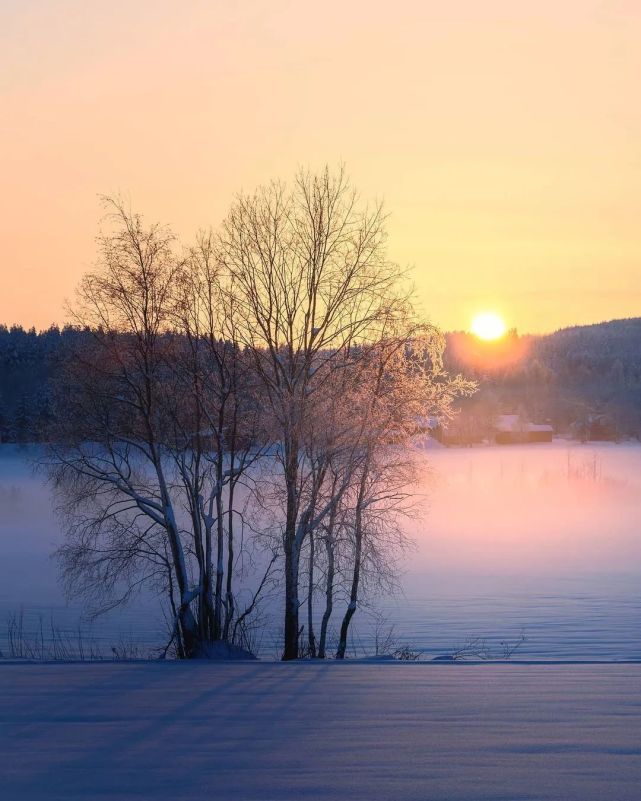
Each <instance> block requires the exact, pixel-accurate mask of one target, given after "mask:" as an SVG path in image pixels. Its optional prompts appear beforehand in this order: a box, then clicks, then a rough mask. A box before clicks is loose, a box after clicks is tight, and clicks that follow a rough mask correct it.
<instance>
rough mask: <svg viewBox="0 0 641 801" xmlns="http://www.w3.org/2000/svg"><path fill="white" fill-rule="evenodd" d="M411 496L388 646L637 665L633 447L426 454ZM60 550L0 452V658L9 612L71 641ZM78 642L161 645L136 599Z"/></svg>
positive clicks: (34, 497) (387, 610)
mask: <svg viewBox="0 0 641 801" xmlns="http://www.w3.org/2000/svg"><path fill="white" fill-rule="evenodd" d="M421 491H422V492H423V493H424V494H425V497H426V505H425V509H424V512H423V513H422V514H421V515H420V517H419V519H418V520H417V521H413V522H411V523H410V524H409V525H410V527H411V533H412V535H413V536H414V538H415V540H416V544H417V547H416V550H415V551H413V552H411V553H410V554H408V555H407V557H406V559H405V561H404V565H403V566H404V567H405V569H406V571H407V572H406V575H405V576H404V579H403V588H404V596H400V597H399V598H396V599H389V598H381V599H378V601H377V607H378V609H379V611H382V613H383V614H384V616H385V617H386V618H387V619H388V622H389V624H394V625H395V628H396V633H397V635H398V636H399V638H400V639H402V640H403V641H404V642H407V643H409V644H410V645H411V646H412V647H413V648H415V649H417V650H421V651H423V652H424V653H425V654H426V655H427V656H433V655H436V654H442V653H445V652H447V651H450V650H452V649H454V648H457V647H459V646H461V645H464V644H465V642H466V641H467V640H469V639H474V638H481V639H485V640H486V641H487V643H488V645H489V646H490V647H491V648H492V649H494V650H495V651H496V650H497V649H498V648H499V647H500V646H499V643H500V641H502V640H506V639H507V640H509V641H514V640H516V639H517V638H518V637H519V635H520V633H521V632H523V633H524V634H525V636H526V637H527V640H526V642H525V643H524V644H523V646H522V647H521V648H520V649H519V651H518V654H517V655H518V657H519V658H527V659H569V660H576V659H597V658H598V659H611V660H619V659H639V658H641V636H640V634H639V631H640V630H639V621H641V445H639V444H638V443H637V444H632V443H627V444H626V443H624V444H617V445H615V444H597V443H588V444H585V445H580V444H578V443H571V442H562V441H556V442H554V443H552V444H550V445H533V446H512V447H500V446H499V447H479V448H452V449H446V448H430V449H428V450H427V451H426V462H425V471H424V481H423V483H422V486H421ZM60 541H61V533H60V531H59V530H58V528H57V524H56V521H55V518H54V516H53V513H52V509H51V501H50V497H49V493H48V491H47V489H46V488H45V487H43V486H42V482H41V480H40V479H39V478H38V477H37V476H34V475H32V473H31V472H30V468H29V466H28V464H27V463H26V462H25V460H24V458H23V454H22V453H21V452H20V451H19V450H18V449H17V448H15V447H14V446H7V445H3V446H0V650H6V645H5V644H4V643H3V642H2V635H3V634H4V623H5V619H6V617H7V615H8V614H9V613H10V612H16V611H17V610H18V609H20V607H24V612H25V628H26V629H29V628H31V629H32V630H37V629H38V627H39V622H40V621H39V617H40V616H41V615H42V617H43V619H44V624H45V629H46V628H47V626H48V623H49V619H50V617H51V616H53V618H54V620H55V622H56V624H57V625H58V626H61V627H64V628H67V629H68V630H70V631H71V632H73V636H75V632H76V630H77V625H78V619H79V617H80V615H81V611H82V609H81V607H80V605H79V603H74V604H72V605H71V606H70V607H67V606H66V605H65V600H64V598H63V596H62V593H61V591H60V588H59V587H58V585H57V583H56V566H55V563H53V562H52V561H51V559H50V554H51V552H52V551H53V550H54V548H55V547H56V545H57V544H59V543H60ZM337 614H340V610H338V612H337ZM355 623H356V625H355V628H354V635H355V636H354V641H353V643H352V644H351V649H352V654H353V653H354V652H355V651H359V652H361V653H362V652H363V651H364V650H367V649H368V648H369V647H371V634H372V630H373V627H374V622H373V620H372V619H371V618H368V617H367V616H366V614H365V613H364V612H362V613H361V612H359V614H358V615H357V617H356V618H355ZM279 625H280V616H279V615H278V614H276V613H275V615H274V618H273V628H272V630H271V631H268V632H267V633H266V635H265V638H264V640H263V643H262V645H263V649H264V651H263V652H264V655H265V656H270V657H271V656H275V655H276V654H277V652H278V649H277V647H276V645H274V642H275V640H276V638H277V636H278V630H279ZM85 628H87V627H85ZM85 635H86V637H87V638H95V639H96V640H98V642H99V644H100V645H102V646H103V647H104V649H105V650H106V652H107V653H110V646H111V645H118V643H119V641H120V640H125V641H134V640H135V641H137V642H140V643H143V645H146V644H149V645H151V644H158V643H159V642H162V641H164V637H165V636H166V633H165V626H164V621H163V620H162V619H161V618H160V617H159V616H155V615H154V612H153V610H152V608H151V607H149V606H146V605H145V604H144V603H143V602H142V601H141V599H136V600H135V602H133V603H132V604H131V605H130V606H129V607H128V608H126V609H124V610H119V611H118V612H117V613H114V614H112V615H110V616H109V617H106V618H103V619H99V620H98V621H96V623H95V624H94V625H93V626H92V627H91V630H90V631H85Z"/></svg>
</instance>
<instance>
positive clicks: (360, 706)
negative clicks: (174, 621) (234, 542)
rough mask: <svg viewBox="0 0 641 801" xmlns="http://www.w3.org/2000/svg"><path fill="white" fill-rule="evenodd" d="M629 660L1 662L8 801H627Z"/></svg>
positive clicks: (1, 735)
mask: <svg viewBox="0 0 641 801" xmlns="http://www.w3.org/2000/svg"><path fill="white" fill-rule="evenodd" d="M640 699H641V665H614V664H610V665H536V666H533V665H527V666H525V665H509V664H507V665H440V666H439V665H435V664H431V665H429V664H399V663H391V664H390V663H383V664H377V665H374V664H362V663H361V664H351V665H350V664H344V665H342V664H315V663H306V664H305V663H304V664H282V663H236V664H223V663H215V664H212V663H198V664H185V663H182V664H181V663H142V664H132V663H129V664H126V663H125V664H117V663H116V664H113V663H112V664H95V663H94V664H76V665H56V664H49V665H42V664H41V665H0V795H1V796H2V798H6V799H20V801H34V800H35V799H48V801H50V800H51V799H65V801H67V800H68V799H93V798H100V799H102V800H103V801H108V800H110V799H111V800H113V801H115V799H119V800H120V799H132V798H134V799H154V801H162V800H163V799H190V800H193V799H209V798H211V799H216V801H225V800H226V799H234V801H271V800H273V801H287V800H288V799H292V801H294V800H295V801H299V800H300V799H323V800H327V801H330V799H331V800H332V801H334V799H340V798H345V799H350V800H351V801H386V800H387V799H389V801H392V800H393V801H400V800H401V799H402V801H414V799H415V800H416V801H419V800H420V801H429V800H430V799H434V800H435V801H436V800H437V799H438V801H445V800H446V801H490V800H491V801H499V800H500V801H517V800H522V801H525V799H528V800H529V801H534V799H536V800H537V801H543V800H544V799H550V801H551V800H552V799H554V801H561V800H562V801H592V800H593V801H597V800H598V801H602V799H616V801H638V799H639V786H640V783H641V700H640Z"/></svg>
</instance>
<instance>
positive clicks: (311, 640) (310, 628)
mask: <svg viewBox="0 0 641 801" xmlns="http://www.w3.org/2000/svg"><path fill="white" fill-rule="evenodd" d="M307 584H308V591H307V647H308V649H309V656H310V657H311V658H312V659H315V658H316V639H315V637H314V532H313V531H310V532H309V570H308V573H307Z"/></svg>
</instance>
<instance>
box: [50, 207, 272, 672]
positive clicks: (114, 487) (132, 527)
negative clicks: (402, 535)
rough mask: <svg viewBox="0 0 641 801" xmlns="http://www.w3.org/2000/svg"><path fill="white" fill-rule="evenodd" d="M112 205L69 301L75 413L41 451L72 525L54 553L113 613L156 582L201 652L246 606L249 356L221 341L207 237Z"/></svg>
mask: <svg viewBox="0 0 641 801" xmlns="http://www.w3.org/2000/svg"><path fill="white" fill-rule="evenodd" d="M107 204H108V206H109V209H110V212H111V213H110V216H109V222H110V224H111V229H110V231H109V232H108V233H107V234H105V235H102V236H101V237H100V239H99V247H100V259H99V264H98V267H97V269H96V270H95V271H94V272H92V273H90V274H89V275H87V276H86V277H85V279H84V280H83V282H82V284H81V285H80V289H79V292H78V302H77V304H76V306H75V307H74V311H73V313H74V319H75V321H76V323H77V324H78V325H80V326H81V327H82V328H83V329H86V331H87V334H86V336H85V337H84V338H83V339H82V341H81V343H80V346H79V347H78V348H76V349H75V350H74V352H73V353H71V354H69V358H68V359H67V362H66V366H65V367H64V370H63V372H62V374H61V376H60V380H59V382H58V384H59V391H60V392H61V393H64V408H65V410H66V415H65V416H64V417H61V418H60V427H59V430H58V431H57V432H56V436H55V438H54V442H55V444H53V445H52V446H51V448H50V451H49V453H48V456H47V458H46V468H47V470H48V471H49V474H50V476H51V478H52V480H53V482H54V485H55V487H56V489H57V491H58V497H59V501H60V509H61V511H62V513H63V515H64V517H65V520H66V523H67V531H68V536H67V541H66V543H65V545H64V546H63V548H62V549H61V550H60V553H59V556H60V559H61V562H62V566H63V570H64V575H65V577H66V579H67V585H68V587H69V588H70V589H71V591H73V592H76V593H78V592H83V593H88V594H91V595H93V597H94V599H95V600H96V601H98V602H99V603H100V604H101V605H102V608H108V607H109V606H111V605H113V604H116V603H119V602H122V601H123V600H126V599H127V598H128V597H130V595H131V593H132V592H133V591H134V590H135V589H137V588H138V587H140V586H141V585H143V584H148V585H149V584H152V585H153V586H156V587H157V588H159V589H160V590H161V591H162V592H164V593H165V594H166V597H167V598H168V602H169V605H170V608H171V609H172V614H173V615H174V618H175V627H174V633H175V635H176V637H177V639H178V653H179V655H182V656H186V657H190V656H194V655H196V654H197V653H199V652H201V651H202V649H203V644H204V643H206V642H208V641H210V640H216V639H221V638H223V637H225V638H229V637H230V632H231V631H232V628H231V627H232V622H233V619H234V616H235V615H237V614H240V613H242V610H237V609H236V608H235V605H234V601H233V597H234V591H233V583H232V581H233V579H232V575H231V574H233V572H234V559H235V554H234V534H233V520H234V515H235V514H237V513H238V510H237V509H236V506H235V503H234V493H235V489H236V487H237V484H238V482H239V481H240V480H241V477H242V476H247V475H248V472H249V469H250V467H251V465H252V463H253V460H254V459H255V457H256V453H255V450H254V447H253V446H254V441H255V432H256V419H257V415H256V413H255V410H254V409H253V408H252V400H251V398H250V394H251V393H250V391H249V390H248V387H247V386H246V385H244V384H243V385H242V386H241V384H242V381H243V377H244V376H245V375H249V373H248V371H247V370H246V369H245V368H243V366H242V364H241V362H242V358H241V353H240V350H239V348H238V347H237V345H236V344H235V343H233V342H229V341H223V340H222V339H221V336H222V330H223V329H222V324H221V322H220V319H219V318H218V317H217V315H220V316H221V317H222V316H224V310H222V307H221V304H220V302H219V300H220V298H219V295H218V294H217V287H218V285H217V283H216V275H215V272H213V271H212V270H210V266H211V263H210V261H209V260H208V259H209V250H208V246H207V243H206V242H205V240H201V241H200V243H199V249H198V250H194V251H192V252H189V253H188V254H187V255H185V256H183V255H178V254H177V252H176V250H177V248H176V246H175V240H174V238H173V236H172V234H171V233H170V232H169V231H168V230H167V229H165V228H162V227H160V226H150V227H145V225H144V224H143V221H142V219H141V218H140V217H139V216H137V215H134V214H132V213H130V212H129V211H128V210H127V209H126V208H125V207H124V206H123V204H122V203H121V202H119V201H111V200H110V201H107ZM226 524H227V528H226ZM225 540H226V541H227V542H226V543H225ZM225 544H226V545H227V555H228V560H227V571H228V574H227V582H226V587H224V584H225ZM254 605H255V604H254Z"/></svg>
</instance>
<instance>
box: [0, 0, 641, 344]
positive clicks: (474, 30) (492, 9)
mask: <svg viewBox="0 0 641 801" xmlns="http://www.w3.org/2000/svg"><path fill="white" fill-rule="evenodd" d="M639 42H641V3H640V2H638V0H518V2H515V1H514V0H483V2H481V0H450V2H447V3H445V2H442V0H439V1H438V2H435V1H433V0H395V1H394V2H373V1H372V0H367V1H366V0H352V2H348V1H347V0H340V1H339V0H325V2H323V3H318V2H313V3H312V2H306V1H305V0H291V1H289V2H288V1H286V0H265V2H262V1H261V2H258V1H257V0H245V2H229V0H225V2H222V1H219V0H208V1H207V2H204V1H203V2H200V1H199V0H182V2H166V1H165V0H136V1H135V2H133V0H127V2H124V0H110V2H108V3H107V2H89V3H88V2H86V0H85V1H84V2H80V1H78V0H57V1H56V2H53V0H0V176H1V184H0V186H1V187H2V191H1V192H0V245H1V250H0V322H4V323H7V324H11V323H14V322H16V323H21V324H23V325H27V326H31V325H35V326H36V327H38V328H40V327H46V326H48V325H49V324H51V323H54V322H56V323H61V322H64V321H65V319H66V315H65V310H64V304H65V300H66V299H70V298H72V297H73V292H74V287H75V285H76V284H77V282H78V280H79V278H80V277H81V275H82V274H83V273H84V272H85V271H86V270H88V269H90V268H91V266H92V264H93V260H94V258H95V236H96V234H97V232H98V226H99V220H100V216H101V208H100V204H99V200H98V195H99V194H113V193H121V194H123V195H124V196H125V197H127V198H129V199H130V201H131V204H132V206H133V207H134V208H135V209H137V210H139V211H140V212H142V213H143V214H144V215H145V216H146V218H147V219H148V220H154V221H156V220H157V221H161V222H166V223H170V224H171V225H172V227H173V228H174V230H175V231H176V232H177V233H178V234H179V235H180V237H181V238H183V239H184V240H185V241H188V240H189V239H190V238H191V237H193V235H194V233H195V232H196V231H197V230H198V229H199V228H202V227H205V226H210V225H211V226H214V227H215V226H216V225H217V224H218V223H219V222H220V221H221V220H222V218H223V217H224V216H225V212H226V209H227V208H228V206H229V204H230V202H231V201H232V199H233V197H234V194H235V193H236V192H238V191H239V190H251V189H253V188H254V187H255V186H256V185H258V184H260V183H264V182H265V181H268V180H269V179H271V178H275V177H278V178H289V177H291V176H292V175H293V174H294V173H295V171H296V170H297V168H298V167H300V166H305V167H311V168H317V167H320V166H322V165H323V164H325V163H329V164H330V165H333V164H339V163H344V164H345V165H346V168H347V171H348V173H349V175H350V176H351V178H352V181H353V183H354V184H355V186H356V187H357V188H358V189H359V190H360V192H361V194H362V196H363V197H364V198H366V199H377V200H383V201H384V203H385V208H386V209H387V211H388V213H389V214H390V218H389V224H388V230H389V253H390V256H391V257H392V258H393V259H394V260H396V261H398V262H399V263H400V264H402V265H404V266H409V267H411V268H412V271H413V279H414V282H415V285H416V292H417V300H418V303H419V305H420V307H421V309H422V310H423V312H424V313H425V314H426V315H427V316H429V318H430V319H431V320H432V321H434V322H435V323H437V324H438V325H441V326H443V327H444V328H446V329H450V330H451V329H467V328H469V326H470V322H471V319H472V317H473V315H474V314H475V313H477V312H479V311H484V310H488V309H490V310H495V311H497V312H498V313H500V314H502V315H503V316H504V318H505V321H506V323H507V325H508V326H510V327H512V326H513V327H516V328H517V329H518V330H519V331H521V332H523V333H525V332H546V331H551V330H555V329H557V328H559V327H563V326H565V325H571V324H581V323H590V322H597V321H600V320H605V319H612V318H618V317H627V316H637V315H640V314H641V225H640V224H639V223H640V220H639V215H640V213H641V103H639V85H638V82H639V75H641V47H640V46H639Z"/></svg>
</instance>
